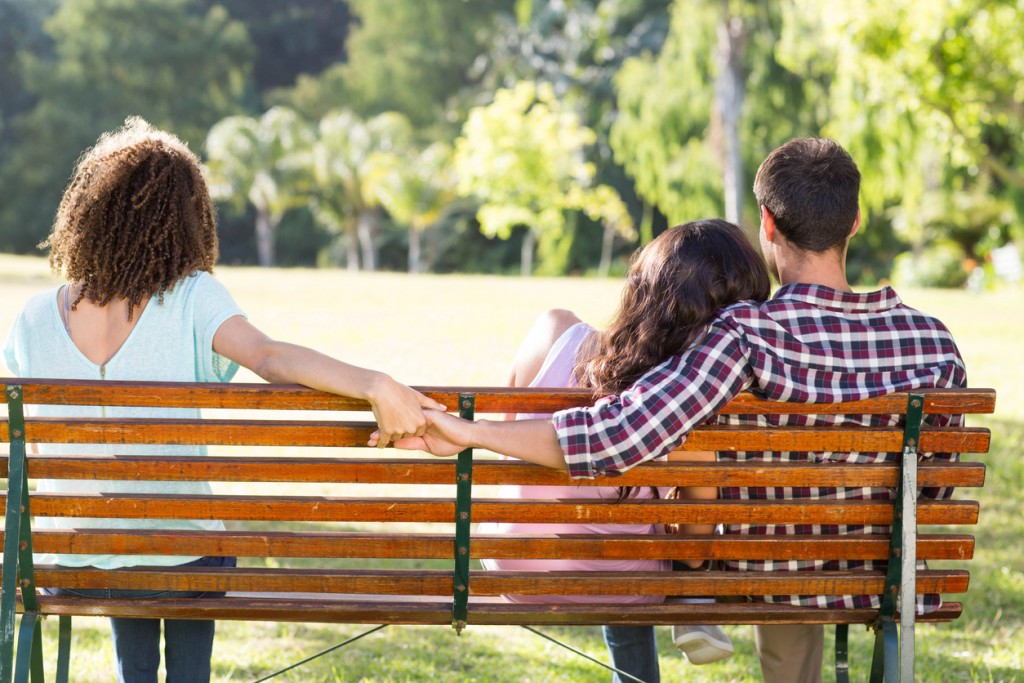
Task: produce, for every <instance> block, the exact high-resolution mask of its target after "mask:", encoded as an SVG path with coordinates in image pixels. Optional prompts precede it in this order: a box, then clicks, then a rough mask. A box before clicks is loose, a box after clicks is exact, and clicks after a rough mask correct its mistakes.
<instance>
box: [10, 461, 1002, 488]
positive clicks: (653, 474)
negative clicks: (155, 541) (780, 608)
mask: <svg viewBox="0 0 1024 683" xmlns="http://www.w3.org/2000/svg"><path fill="white" fill-rule="evenodd" d="M28 473H29V477H31V478H34V479H45V478H54V479H55V478H62V479H88V480H95V479H127V480H133V479H135V480H142V481H158V480H159V481H225V482H325V481H330V482H338V483H365V484H387V483H391V484H409V483H411V484H416V485H433V484H436V485H449V484H451V483H452V482H453V481H454V480H455V463H454V462H453V461H450V460H439V459H436V458H432V459H430V460H423V459H415V458H405V459H401V458H393V459H372V460H371V459H359V460H353V459H351V458H283V457H259V456H255V457H245V458H239V457H232V456H227V457H219V456H212V455H211V456H204V457H192V456H164V457H161V458H160V459H159V460H155V459H154V458H152V457H151V456H145V455H141V456H127V455H125V456H110V455H95V456H89V455H84V456H34V457H33V458H31V459H30V460H29V463H28ZM769 473H770V475H771V478H772V481H773V483H774V484H775V485H776V486H807V485H810V484H811V483H813V484H814V485H816V486H887V487H895V486H896V484H897V479H898V476H899V468H898V465H897V464H896V463H864V464H843V463H831V464H829V466H828V467H827V468H823V467H821V465H820V464H817V463H801V462H784V463H771V464H767V465H765V464H761V463H757V462H720V463H682V462H657V463H650V464H648V465H646V466H644V467H641V468H635V469H633V470H631V471H629V472H626V473H625V474H623V475H622V476H620V477H617V478H616V479H615V480H614V482H613V483H614V484H615V485H616V486H659V485H660V486H670V485H672V484H674V483H675V482H678V481H680V480H685V481H687V482H689V483H690V484H691V485H693V486H757V485H762V484H763V483H764V481H765V477H766V475H768V474H769ZM6 475H7V459H6V458H4V457H0V477H4V476H6ZM569 481H570V480H569V479H568V477H567V476H566V475H565V473H563V472H559V471H558V470H553V469H549V468H544V467H537V466H535V465H531V464H529V463H524V462H513V461H502V462H487V461H481V462H478V463H475V464H474V465H473V482H474V483H475V484H476V485H478V486H487V485H498V484H516V485H520V486H544V485H547V486H565V485H566V484H567V483H569ZM984 483H985V465H984V464H982V463H977V462H962V463H946V462H943V463H932V462H924V463H922V464H921V465H920V468H919V470H918V484H919V485H920V486H934V487H942V486H956V487H978V486H983V485H984ZM572 484H573V485H574V486H586V487H589V486H608V485H609V480H608V479H607V478H597V479H593V480H591V479H584V480H577V481H574V482H572Z"/></svg>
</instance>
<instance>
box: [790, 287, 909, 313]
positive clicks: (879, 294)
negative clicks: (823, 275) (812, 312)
mask: <svg viewBox="0 0 1024 683" xmlns="http://www.w3.org/2000/svg"><path fill="white" fill-rule="evenodd" d="M772 300H773V301H775V300H777V301H797V302H801V303H805V304H807V305H809V306H815V307H817V308H824V309H826V310H831V311H840V312H847V313H880V312H882V311H888V310H891V309H893V308H896V307H897V306H902V305H903V301H902V300H901V299H900V297H899V295H898V294H896V292H895V290H893V288H892V287H889V286H886V287H882V288H881V289H879V290H876V291H874V292H865V293H858V292H840V291H839V290H836V289H832V288H831V287H825V286H823V285H809V284H804V283H797V284H792V285H783V286H782V287H780V288H779V290H778V291H777V292H775V296H773V297H772Z"/></svg>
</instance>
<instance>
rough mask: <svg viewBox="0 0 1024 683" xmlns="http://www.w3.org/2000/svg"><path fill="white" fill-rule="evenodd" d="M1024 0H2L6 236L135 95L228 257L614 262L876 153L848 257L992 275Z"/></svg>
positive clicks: (337, 261)
mask: <svg viewBox="0 0 1024 683" xmlns="http://www.w3.org/2000/svg"><path fill="white" fill-rule="evenodd" d="M1021 36H1024V5H1021V4H1020V3H1019V2H1018V1H1017V0H949V1H948V2H942V3H936V2H932V1H931V0H863V1H860V0H858V1H854V0H845V1H840V2H827V3H826V2H824V1H823V0H779V1H778V2H771V3H766V2H760V1H757V0H676V1H674V2H671V1H669V0H549V1H547V2H543V1H541V0H472V1H469V0H438V1H437V2H430V3H424V2H420V1H419V0H348V1H347V2H346V1H342V0H290V1H289V2H277V1H275V0H0V251H5V252H12V253H31V252H33V251H35V250H36V245H37V244H38V243H39V242H40V241H41V240H42V239H43V238H44V237H45V235H46V234H47V232H48V230H49V226H50V222H51V220H52V216H53V214H54V211H55V210H56V207H57V204H58V201H59V198H60V195H61V192H62V191H63V188H64V185H65V184H66V182H67V179H68V176H69V174H70V172H71V169H72V166H73V164H74V161H75V159H76V158H77V156H78V155H79V154H80V153H81V151H82V150H83V149H85V148H86V147H88V146H89V145H91V144H92V143H93V142H95V140H96V138H97V137H98V136H99V134H100V133H102V132H103V131H106V130H110V129H112V128H115V127H116V126H118V125H119V124H120V123H121V122H122V121H123V120H124V118H125V117H126V116H128V115H135V114H137V115H141V116H143V117H145V118H147V119H148V120H150V121H151V122H152V123H154V124H155V125H157V126H159V127H162V128H166V129H168V130H171V131H173V132H174V133H176V134H178V135H179V136H181V137H182V138H183V139H185V140H186V141H188V142H189V144H190V145H191V146H192V148H193V149H195V150H196V151H198V152H199V153H200V154H201V155H202V157H203V158H204V160H205V161H206V163H207V164H208V171H209V178H210V182H211V188H212V189H213V191H214V194H215V196H216V198H217V201H218V203H219V206H220V215H221V239H222V250H221V251H222V255H223V259H224V260H225V261H226V262H229V263H238V264H257V263H258V264H261V265H318V266H323V267H331V266H337V267H344V268H348V269H349V270H375V269H385V270H409V271H411V272H421V271H423V272H442V273H443V272H455V271H459V272H490V273H504V272H509V273H513V272H526V273H528V272H538V273H544V274H553V275H559V274H568V273H572V274H577V273H582V274H587V273H597V274H608V273H609V272H613V273H618V272H621V271H622V270H623V269H624V268H625V264H626V263H627V261H628V257H629V255H630V254H631V253H632V252H633V251H634V250H635V249H636V247H637V246H639V245H640V244H642V243H644V242H646V241H649V240H650V239H651V238H652V237H653V236H654V235H656V234H658V232H660V231H661V230H663V229H664V228H665V227H667V226H668V225H671V224H675V223H679V222H683V221H687V220H692V219H696V218H700V217H705V216H723V217H725V218H727V219H729V220H732V221H735V222H737V223H739V224H741V225H743V226H744V227H745V228H746V229H748V230H749V231H750V233H751V235H753V234H754V231H756V228H757V207H756V206H755V205H754V198H753V195H752V193H751V191H750V187H751V184H752V180H753V175H754V172H755V171H756V169H757V165H758V164H759V163H760V161H761V160H762V159H763V158H764V156H765V155H766V154H767V153H768V152H769V151H770V150H771V149H773V148H774V147H776V146H778V145H779V144H781V143H783V142H785V141H786V140H787V139H789V138H792V137H797V136H819V135H825V136H829V137H833V138H835V139H836V140H838V141H839V142H840V143H841V144H843V145H844V146H845V147H846V148H847V149H849V150H850V152H851V153H852V154H853V156H854V158H855V159H856V160H857V161H858V164H859V165H860V168H861V172H862V173H863V176H864V182H863V188H862V197H861V200H862V211H863V215H864V221H863V222H864V226H865V229H864V230H863V232H862V235H861V236H860V237H859V238H858V239H856V240H854V242H853V250H852V252H851V255H850V276H851V280H853V281H855V282H857V283H859V284H865V285H867V284H874V283H877V282H879V281H884V280H889V279H893V280H895V281H897V282H899V283H901V284H909V285H925V286H964V285H966V286H971V287H977V288H985V287H994V286H998V285H999V283H1000V280H1001V279H1002V280H1013V279H1014V278H1016V277H1019V271H1020V265H1019V264H1020V256H1019V254H1020V251H1019V247H1020V246H1024V223H1022V220H1021V216H1022V211H1024V148H1022V143H1021V141H1022V139H1024V137H1022V136H1024V50H1022V49H1021V47H1022V38H1021Z"/></svg>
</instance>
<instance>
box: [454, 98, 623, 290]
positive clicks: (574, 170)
mask: <svg viewBox="0 0 1024 683" xmlns="http://www.w3.org/2000/svg"><path fill="white" fill-rule="evenodd" d="M594 139H595V136H594V132H593V131H592V130H590V129H589V128H587V127H586V126H583V125H581V124H580V122H579V118H578V117H577V116H576V115H575V114H574V113H573V112H571V111H567V110H566V109H565V108H564V107H563V106H562V105H561V103H560V102H559V101H558V99H557V98H556V97H555V94H554V90H553V88H552V87H551V86H550V85H549V84H541V85H539V86H538V85H536V84H534V83H532V82H529V81H524V82H522V83H519V84H518V85H516V87H515V88H513V89H502V90H499V91H498V92H497V93H496V94H495V97H494V102H492V103H491V104H489V105H487V106H486V107H477V108H475V109H473V110H472V111H471V112H470V115H469V118H468V119H467V121H466V124H465V126H464V127H463V132H462V136H461V137H460V138H459V139H458V140H457V141H456V143H455V168H456V171H457V173H458V175H459V191H460V192H461V193H462V194H464V195H471V196H474V197H476V198H477V199H478V200H479V201H480V209H479V211H478V212H477V219H478V220H479V221H480V229H481V230H482V231H483V232H484V234H486V235H490V236H496V237H499V238H501V239H508V238H509V237H510V236H511V234H512V229H513V228H514V227H517V226H523V227H525V228H527V233H526V239H524V240H523V248H522V254H521V261H520V263H521V270H522V273H523V274H524V275H529V274H530V273H531V271H532V269H533V250H534V245H535V242H539V255H540V257H541V262H542V265H544V266H545V267H547V268H550V270H552V271H554V272H557V271H558V270H559V269H560V265H561V263H560V261H561V260H563V259H564V250H565V249H566V245H565V243H564V237H565V230H566V212H567V211H585V212H586V213H587V215H588V216H590V217H591V218H593V219H597V220H604V221H608V222H610V223H612V225H613V226H614V227H615V228H616V229H618V230H619V231H621V232H622V233H623V234H630V233H631V231H632V229H633V224H632V221H631V220H630V219H629V214H628V212H627V211H626V209H625V206H624V205H623V203H622V200H621V199H620V198H619V195H618V193H616V192H615V190H613V189H612V188H610V187H608V186H603V185H602V186H598V187H593V186H592V185H593V175H594V168H593V165H592V164H590V163H588V162H587V161H586V160H585V158H584V153H585V151H586V147H587V145H591V144H593V142H594Z"/></svg>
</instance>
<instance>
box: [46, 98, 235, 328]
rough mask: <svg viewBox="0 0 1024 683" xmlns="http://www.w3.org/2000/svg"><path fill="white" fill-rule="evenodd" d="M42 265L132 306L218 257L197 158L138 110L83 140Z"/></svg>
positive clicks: (95, 294) (99, 299) (100, 301)
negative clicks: (92, 140) (89, 141)
mask: <svg viewBox="0 0 1024 683" xmlns="http://www.w3.org/2000/svg"><path fill="white" fill-rule="evenodd" d="M40 246H41V247H43V248H49V250H50V267H51V268H53V270H54V271H55V272H59V273H61V274H62V275H63V276H64V277H65V278H66V279H67V280H68V281H70V282H79V283H81V289H80V291H79V292H78V295H77V296H76V297H75V299H74V302H73V304H72V306H75V305H77V304H78V303H80V302H81V301H82V300H83V299H88V300H89V301H91V302H93V303H95V304H97V305H99V306H104V305H106V304H108V303H110V302H111V301H113V300H115V299H126V300H127V301H128V302H129V308H128V311H129V312H128V318H129V320H130V319H131V317H132V314H133V313H132V312H133V311H134V309H135V307H136V306H138V305H139V304H141V302H142V301H143V300H144V299H146V298H148V297H152V296H158V297H160V298H161V299H162V297H163V293H164V292H165V291H168V290H170V289H172V288H173V287H174V284H175V283H176V282H177V281H178V280H180V279H181V278H183V277H185V276H187V275H191V274H192V273H195V272H197V271H207V272H212V271H213V266H214V264H215V263H216V261H217V224H216V218H215V214H214V210H213V204H212V202H211V200H210V194H209V190H208V189H207V186H206V181H205V180H204V179H203V174H202V166H201V164H200V162H199V158H198V157H197V156H196V155H195V154H194V153H193V152H192V151H191V150H190V149H189V148H188V146H187V145H186V144H185V143H184V142H182V141H181V140H179V139H178V138H177V137H175V136H174V135H171V134H170V133H166V132H164V131H161V130H157V129H156V128H154V127H153V126H151V125H150V124H149V123H147V122H146V121H144V120H142V119H141V118H138V117H131V118H128V119H127V120H126V121H125V123H124V126H122V127H121V128H119V129H117V130H115V131H112V132H110V133H105V134H104V135H102V136H101V137H100V139H99V140H98V141H97V142H96V145H95V146H93V147H91V148H90V149H87V150H86V151H85V152H84V153H83V154H82V156H81V157H80V158H79V160H78V163H77V164H76V166H75V170H74V174H73V175H72V177H71V182H70V183H69V184H68V187H67V189H66V190H65V191H64V197H63V198H62V199H61V203H60V208H59V209H58V210H57V217H56V219H55V220H54V223H53V229H52V230H51V232H50V236H49V237H48V238H47V239H46V241H44V242H43V243H42V244H41V245H40Z"/></svg>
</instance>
